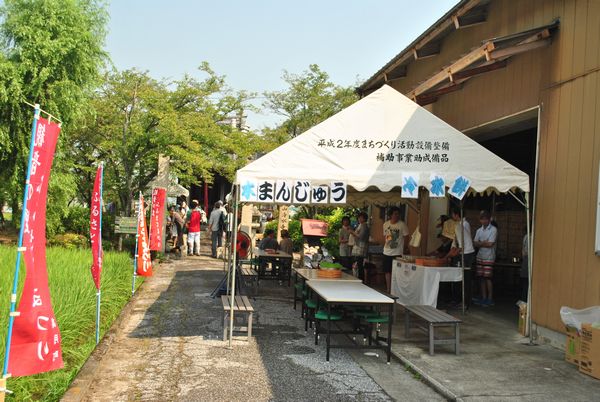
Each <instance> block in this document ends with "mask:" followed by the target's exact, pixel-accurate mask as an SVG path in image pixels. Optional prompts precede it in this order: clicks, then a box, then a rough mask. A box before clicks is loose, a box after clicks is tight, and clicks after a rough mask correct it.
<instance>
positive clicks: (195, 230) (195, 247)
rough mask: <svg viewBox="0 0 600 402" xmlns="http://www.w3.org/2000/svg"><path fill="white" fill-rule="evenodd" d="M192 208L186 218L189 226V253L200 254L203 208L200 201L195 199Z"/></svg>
mask: <svg viewBox="0 0 600 402" xmlns="http://www.w3.org/2000/svg"><path fill="white" fill-rule="evenodd" d="M190 206H191V209H190V212H189V214H188V217H187V219H186V223H187V227H188V238H187V244H188V251H187V255H192V254H193V255H200V223H201V222H202V209H201V208H200V207H199V204H198V201H196V200H193V201H192V204H191V205H190Z"/></svg>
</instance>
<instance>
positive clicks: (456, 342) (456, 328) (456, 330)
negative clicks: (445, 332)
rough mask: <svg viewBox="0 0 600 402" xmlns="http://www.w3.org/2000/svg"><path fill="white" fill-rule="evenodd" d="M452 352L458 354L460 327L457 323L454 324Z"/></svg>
mask: <svg viewBox="0 0 600 402" xmlns="http://www.w3.org/2000/svg"><path fill="white" fill-rule="evenodd" d="M454 353H456V354H457V355H459V354H460V329H459V326H458V323H456V324H454Z"/></svg>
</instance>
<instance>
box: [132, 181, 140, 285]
mask: <svg viewBox="0 0 600 402" xmlns="http://www.w3.org/2000/svg"><path fill="white" fill-rule="evenodd" d="M141 194H142V192H141V191H140V196H141ZM140 204H141V197H140V198H138V210H137V220H138V224H137V226H138V227H139V225H140ZM139 237H140V234H139V233H138V231H137V229H136V231H135V250H134V252H133V255H134V257H133V277H132V278H131V297H133V295H134V294H135V277H136V276H137V264H138V239H139Z"/></svg>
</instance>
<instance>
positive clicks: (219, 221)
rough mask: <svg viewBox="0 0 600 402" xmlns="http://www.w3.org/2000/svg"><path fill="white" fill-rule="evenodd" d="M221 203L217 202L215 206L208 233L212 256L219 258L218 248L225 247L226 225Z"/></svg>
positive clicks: (209, 220) (211, 214)
mask: <svg viewBox="0 0 600 402" xmlns="http://www.w3.org/2000/svg"><path fill="white" fill-rule="evenodd" d="M221 206H222V204H221V201H217V202H215V206H214V208H213V210H212V212H211V213H210V217H209V218H208V231H209V233H210V235H211V256H212V258H217V247H222V246H223V229H224V225H225V214H224V213H223V211H222V210H221Z"/></svg>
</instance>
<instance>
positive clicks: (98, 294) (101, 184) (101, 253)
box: [96, 162, 104, 345]
mask: <svg viewBox="0 0 600 402" xmlns="http://www.w3.org/2000/svg"><path fill="white" fill-rule="evenodd" d="M103 186H104V162H100V236H99V237H98V254H99V255H100V261H102V264H101V265H100V266H102V265H103V263H104V255H103V254H104V251H103V250H102V209H103V208H104V199H103V198H102V189H103ZM101 276H102V271H100V272H99V273H98V284H99V285H100V286H99V289H98V292H97V293H96V345H97V344H98V343H99V342H100V303H101V292H102V290H101V289H100V288H101V287H102V285H101V283H102V282H101V281H100V278H101Z"/></svg>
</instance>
